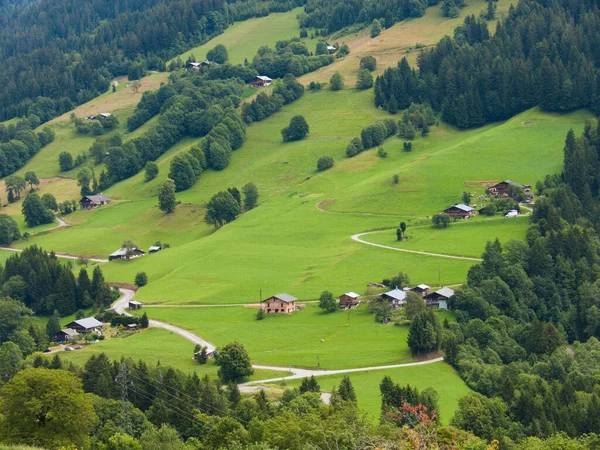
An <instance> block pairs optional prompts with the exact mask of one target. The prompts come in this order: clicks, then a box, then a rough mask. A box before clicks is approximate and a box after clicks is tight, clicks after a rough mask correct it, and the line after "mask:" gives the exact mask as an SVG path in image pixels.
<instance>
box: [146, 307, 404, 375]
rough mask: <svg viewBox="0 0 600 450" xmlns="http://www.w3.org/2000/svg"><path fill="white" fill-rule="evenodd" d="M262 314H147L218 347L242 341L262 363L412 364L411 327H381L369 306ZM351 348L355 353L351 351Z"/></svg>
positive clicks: (220, 310)
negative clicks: (264, 315) (325, 310)
mask: <svg viewBox="0 0 600 450" xmlns="http://www.w3.org/2000/svg"><path fill="white" fill-rule="evenodd" d="M256 311H257V310H256V309H250V308H242V307H222V308H148V309H147V310H146V312H147V314H148V316H149V317H150V318H152V319H156V320H162V321H165V322H172V323H176V324H178V325H180V326H182V327H184V328H186V329H189V330H191V331H193V332H195V333H196V334H198V335H200V336H202V337H204V338H206V339H207V340H208V341H209V342H211V343H213V344H214V345H216V346H223V345H225V344H227V343H229V342H231V341H239V342H242V343H243V344H244V345H245V346H246V348H247V349H248V352H249V353H250V357H251V359H252V362H254V363H256V364H265V365H279V366H287V365H290V364H291V365H294V366H298V367H310V368H316V367H317V358H319V362H320V367H321V368H322V369H331V370H333V369H347V368H353V367H367V366H372V365H388V364H400V363H405V362H410V361H412V357H411V355H410V352H409V350H408V348H407V346H406V336H407V334H408V327H397V326H394V325H392V324H388V325H381V324H379V323H376V322H375V321H374V319H373V315H371V314H369V312H368V308H367V305H361V306H359V307H358V308H357V309H354V310H352V311H350V315H349V318H348V314H347V313H346V312H344V311H336V312H335V313H324V312H322V311H321V309H319V307H318V306H317V305H316V304H314V303H310V304H308V305H307V306H306V308H305V309H304V310H302V311H299V312H297V313H295V314H290V315H275V314H269V315H267V317H266V318H265V319H263V320H256V319H255V316H256ZM207 323H210V326H207ZM321 339H323V340H324V342H321ZM382 343H385V345H381V344H382ZM348 345H351V346H352V352H348V351H346V350H347V349H348Z"/></svg>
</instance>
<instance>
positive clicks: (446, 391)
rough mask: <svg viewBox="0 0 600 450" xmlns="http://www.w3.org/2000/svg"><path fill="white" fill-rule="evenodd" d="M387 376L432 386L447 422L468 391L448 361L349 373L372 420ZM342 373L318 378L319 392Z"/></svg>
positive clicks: (335, 383) (376, 416) (337, 380)
mask: <svg viewBox="0 0 600 450" xmlns="http://www.w3.org/2000/svg"><path fill="white" fill-rule="evenodd" d="M386 375H387V376H389V377H391V378H392V380H394V382H396V383H400V384H401V385H403V386H404V385H406V384H410V385H411V386H413V387H416V388H418V389H419V390H423V389H427V388H428V387H433V388H434V389H435V390H436V391H437V393H438V394H439V400H438V403H439V414H440V421H441V423H443V424H444V425H448V423H449V422H450V419H451V418H452V416H453V415H454V412H455V411H456V409H457V408H458V400H459V399H460V398H461V397H462V396H463V395H466V394H468V393H469V392H471V390H470V389H469V388H468V387H467V385H466V384H465V382H464V381H463V380H462V379H461V378H460V377H459V376H458V373H457V372H456V370H454V369H453V368H452V366H450V365H449V364H447V363H444V362H439V363H434V364H428V365H424V366H416V367H401V368H398V369H387V370H373V371H368V372H358V373H349V374H348V375H347V376H348V377H349V378H350V381H352V386H354V391H355V392H356V399H357V402H358V406H359V407H360V408H361V409H362V410H363V411H365V412H366V413H367V414H368V416H369V418H371V419H372V420H373V421H379V417H380V414H381V393H380V392H379V383H381V380H382V379H383V377H385V376H386ZM343 376H344V375H332V376H324V377H319V378H317V381H318V383H319V385H320V386H321V390H322V391H329V392H330V391H331V389H332V388H333V387H334V386H339V384H340V381H341V379H342V377H343ZM300 383H301V381H298V380H293V381H287V382H282V383H278V384H279V385H280V386H285V387H295V386H300ZM265 386H270V385H265Z"/></svg>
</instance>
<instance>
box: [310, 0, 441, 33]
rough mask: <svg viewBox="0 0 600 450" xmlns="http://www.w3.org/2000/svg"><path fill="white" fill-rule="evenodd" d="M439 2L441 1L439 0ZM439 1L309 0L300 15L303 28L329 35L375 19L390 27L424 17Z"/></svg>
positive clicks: (381, 24)
mask: <svg viewBox="0 0 600 450" xmlns="http://www.w3.org/2000/svg"><path fill="white" fill-rule="evenodd" d="M438 1H439V0H438ZM438 1H436V0H412V1H410V0H384V1H377V2H374V1H368V0H350V1H348V0H334V1H331V0H308V1H307V2H306V6H305V7H304V12H303V13H301V14H299V15H298V23H299V24H300V27H302V28H317V29H322V30H323V31H324V33H326V34H329V33H333V32H335V31H338V30H341V29H342V28H345V27H349V26H351V25H355V24H356V25H363V26H364V25H367V24H371V23H372V22H373V21H374V20H377V22H378V23H380V26H385V28H389V27H391V26H392V25H394V24H395V23H396V22H400V21H402V20H404V19H407V18H409V17H421V16H422V15H423V14H425V9H426V8H427V7H428V6H432V5H435V4H437V3H438Z"/></svg>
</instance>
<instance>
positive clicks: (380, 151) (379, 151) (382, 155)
mask: <svg viewBox="0 0 600 450" xmlns="http://www.w3.org/2000/svg"><path fill="white" fill-rule="evenodd" d="M377 156H379V157H380V158H385V157H386V156H387V152H386V151H385V150H384V149H383V147H379V148H378V149H377Z"/></svg>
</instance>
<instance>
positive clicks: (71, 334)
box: [52, 328, 79, 342]
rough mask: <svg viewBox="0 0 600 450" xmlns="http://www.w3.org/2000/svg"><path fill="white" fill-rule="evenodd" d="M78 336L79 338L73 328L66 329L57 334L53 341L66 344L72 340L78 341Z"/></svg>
mask: <svg viewBox="0 0 600 450" xmlns="http://www.w3.org/2000/svg"><path fill="white" fill-rule="evenodd" d="M77 336H79V333H78V332H77V331H75V330H74V329H72V328H65V329H64V330H60V331H59V332H58V333H56V335H55V336H54V338H53V339H52V340H53V341H56V342H66V341H70V340H72V339H77Z"/></svg>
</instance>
